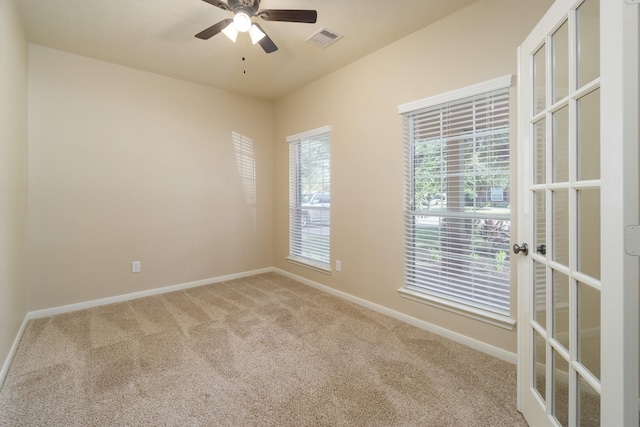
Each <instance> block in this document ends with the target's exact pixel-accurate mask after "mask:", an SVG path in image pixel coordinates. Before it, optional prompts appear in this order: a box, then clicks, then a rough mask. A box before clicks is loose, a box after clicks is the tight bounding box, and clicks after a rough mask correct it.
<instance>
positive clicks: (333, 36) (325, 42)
mask: <svg viewBox="0 0 640 427" xmlns="http://www.w3.org/2000/svg"><path fill="white" fill-rule="evenodd" d="M341 38H342V34H338V33H336V32H334V31H331V30H328V29H326V28H325V27H322V28H320V30H318V31H316V32H315V33H313V34H312V35H310V36H309V38H307V40H306V41H307V42H309V43H311V44H315V45H316V46H320V47H327V46H329V45H330V44H333V43H335V42H337V41H338V40H340V39H341Z"/></svg>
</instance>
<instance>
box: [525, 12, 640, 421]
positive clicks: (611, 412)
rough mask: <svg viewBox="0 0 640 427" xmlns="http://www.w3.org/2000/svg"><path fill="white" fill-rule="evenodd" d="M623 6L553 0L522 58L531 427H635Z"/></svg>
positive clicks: (633, 46)
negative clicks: (608, 426) (601, 426)
mask: <svg viewBox="0 0 640 427" xmlns="http://www.w3.org/2000/svg"><path fill="white" fill-rule="evenodd" d="M632 2H633V0H579V1H578V0H556V2H555V3H554V4H553V5H552V7H551V8H550V10H549V11H548V12H547V14H546V15H545V16H544V17H543V19H542V20H541V21H540V23H539V24H538V25H537V26H536V28H535V29H534V30H533V32H532V33H531V34H530V35H529V37H528V38H527V39H526V41H525V42H524V43H523V44H522V46H521V47H520V49H519V77H520V80H519V87H518V90H519V122H518V128H519V136H518V159H519V163H518V179H519V180H520V182H519V206H518V237H519V239H520V241H519V243H518V244H516V245H514V252H515V253H516V254H519V259H518V298H519V303H518V325H519V326H518V328H519V329H518V405H519V409H520V410H521V411H522V413H523V415H524V416H525V418H526V419H527V421H528V423H529V424H530V425H532V426H544V425H561V426H585V425H616V426H618V425H619V426H622V425H635V426H637V425H638V382H639V378H638V315H637V311H638V290H637V288H638V261H637V255H636V254H635V251H636V249H635V248H634V247H630V246H633V245H634V243H631V244H630V243H629V242H635V240H637V239H638V240H640V237H637V236H636V234H639V233H640V232H639V233H636V232H635V230H636V227H633V226H632V225H634V224H637V223H638V173H637V167H638V124H637V123H638V33H637V31H638V6H637V5H632V4H630V3H632ZM637 229H638V230H640V228H637ZM625 230H626V234H625ZM638 245H640V243H638ZM638 252H640V250H638Z"/></svg>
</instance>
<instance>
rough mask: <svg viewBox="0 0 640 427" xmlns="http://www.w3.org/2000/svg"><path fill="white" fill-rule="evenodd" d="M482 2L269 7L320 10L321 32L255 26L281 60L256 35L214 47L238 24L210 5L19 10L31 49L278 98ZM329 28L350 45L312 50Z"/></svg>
mask: <svg viewBox="0 0 640 427" xmlns="http://www.w3.org/2000/svg"><path fill="white" fill-rule="evenodd" d="M474 1H476V0H395V1H387V0H262V2H261V5H260V6H261V7H260V8H261V9H315V10H317V11H318V22H317V23H315V24H300V23H289V22H273V21H271V22H267V21H263V20H262V19H260V18H254V20H255V21H256V22H259V23H260V25H261V26H262V28H263V29H264V30H265V31H266V33H267V34H269V37H271V39H272V40H273V41H274V42H275V43H276V45H278V47H279V50H278V51H276V52H274V53H271V54H266V53H265V52H264V51H263V50H262V48H261V47H260V46H258V45H255V46H253V45H251V42H250V40H249V38H248V36H245V37H246V38H245V42H244V43H243V37H242V35H241V36H239V37H238V41H237V43H236V44H234V43H233V42H231V40H229V39H228V38H227V37H225V36H224V35H223V34H218V35H216V36H214V37H213V38H211V39H209V40H206V41H205V40H200V39H197V38H196V37H194V35H195V34H196V33H199V32H200V31H202V30H204V29H205V28H207V27H209V26H211V25H213V24H215V23H216V22H218V21H220V20H222V19H225V18H229V17H232V14H231V12H227V11H224V10H222V9H219V8H217V7H215V6H212V5H210V4H208V3H205V2H204V1H202V0H17V3H18V6H19V8H20V12H21V14H22V19H23V22H24V26H25V31H26V33H27V38H28V40H29V42H31V43H36V44H40V45H43V46H48V47H52V48H56V49H60V50H64V51H67V52H71V53H76V54H79V55H84V56H88V57H92V58H96V59H100V60H104V61H109V62H113V63H116V64H121V65H125V66H129V67H133V68H137V69H140V70H146V71H150V72H153V73H157V74H163V75H166V76H171V77H175V78H178V79H182V80H187V81H191V82H195V83H200V84H203V85H207V86H213V87H217V88H221V89H226V90H230V91H233V92H236V93H240V94H245V95H250V96H254V97H257V98H262V99H266V100H275V99H277V98H279V97H281V96H283V95H285V94H286V93H288V92H290V91H292V90H294V89H296V88H298V87H301V86H303V85H305V84H306V83H309V82H311V81H313V80H316V79H318V78H320V77H322V76H324V75H326V74H328V73H330V72H332V71H335V70H337V69H339V68H341V67H343V66H345V65H347V64H349V63H351V62H353V61H355V60H357V59H359V58H361V57H363V56H365V55H367V54H369V53H371V52H373V51H375V50H377V49H380V48H381V47H383V46H385V45H388V44H390V43H392V42H394V41H396V40H398V39H400V38H402V37H404V36H406V35H408V34H411V33H412V32H415V31H417V30H418V29H420V28H423V27H425V26H427V25H429V24H431V23H433V22H435V21H437V20H439V19H441V18H443V17H445V16H447V15H449V14H451V13H453V12H455V11H456V10H459V9H461V8H463V7H466V6H468V5H469V4H471V3H473V2H474ZM322 27H326V28H327V29H329V30H331V31H334V32H337V33H340V34H343V35H344V38H343V39H341V40H339V41H338V42H336V43H335V44H333V45H331V46H329V47H327V48H325V49H323V48H320V47H317V46H315V45H312V44H310V43H307V42H305V39H306V38H307V37H309V36H310V35H311V34H313V33H314V32H316V31H317V30H319V29H320V28H322ZM417 54H419V53H417ZM243 57H244V58H245V61H243V60H242V58H243ZM244 71H246V73H245V72H244Z"/></svg>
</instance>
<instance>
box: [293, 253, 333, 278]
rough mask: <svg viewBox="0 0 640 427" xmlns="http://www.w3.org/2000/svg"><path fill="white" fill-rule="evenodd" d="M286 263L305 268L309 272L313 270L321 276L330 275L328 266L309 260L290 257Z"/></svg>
mask: <svg viewBox="0 0 640 427" xmlns="http://www.w3.org/2000/svg"><path fill="white" fill-rule="evenodd" d="M287 261H289V262H290V263H291V264H295V265H298V266H300V267H305V268H308V269H310V270H314V271H317V272H320V273H323V274H327V275H329V274H331V267H329V265H328V264H322V263H319V262H313V261H311V260H307V259H303V258H294V257H290V256H289V257H287Z"/></svg>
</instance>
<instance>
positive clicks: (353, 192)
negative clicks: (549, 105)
mask: <svg viewBox="0 0 640 427" xmlns="http://www.w3.org/2000/svg"><path fill="white" fill-rule="evenodd" d="M551 3H552V1H551V0H545V1H535V2H532V1H527V0H482V1H478V2H477V3H474V4H473V5H471V6H469V7H468V8H466V9H464V10H462V11H460V12H458V13H456V14H454V15H451V16H450V17H448V18H445V19H444V20H442V21H439V22H437V23H435V24H434V25H431V26H429V27H427V28H424V29H422V30H420V31H418V32H416V33H414V34H413V35H411V36H409V37H407V38H405V39H403V40H400V41H398V42H396V43H393V44H392V45H389V46H387V47H386V48H383V49H381V50H379V51H377V52H375V53H373V54H371V55H369V56H367V57H365V58H364V59H362V60H359V61H357V62H355V63H353V64H351V65H350V66H348V67H346V68H344V69H341V70H339V71H337V72H335V73H333V74H330V75H328V76H326V77H324V78H322V79H320V80H318V81H316V82H314V83H312V84H309V85H307V86H305V87H303V88H301V89H300V90H297V91H296V92H294V93H292V94H290V95H288V96H286V97H284V98H283V99H281V100H280V101H278V102H277V103H276V113H275V139H274V144H275V145H274V147H275V149H274V153H275V170H274V172H275V175H274V179H275V181H274V189H275V190H274V191H275V195H274V196H275V198H274V203H275V205H274V216H275V218H274V219H275V222H274V258H273V260H274V265H275V266H276V267H278V268H281V269H283V270H286V271H289V272H291V273H294V274H297V275H300V276H303V277H306V278H309V279H311V280H315V281H317V282H320V283H322V284H325V285H327V286H330V287H332V288H335V289H337V290H340V291H343V292H346V293H349V294H352V295H355V296H357V297H360V298H364V299H366V300H369V301H371V302H374V303H377V304H380V305H382V306H385V307H388V308H390V309H393V310H396V311H399V312H401V313H405V314H408V315H410V316H414V317H416V318H418V319H421V320H424V321H427V322H431V323H433V324H435V325H438V326H441V327H444V328H447V329H449V330H452V331H455V332H459V333H461V334H464V335H467V336H469V337H471V338H475V339H477V340H480V341H482V342H485V343H488V344H490V345H494V346H497V347H499V348H502V349H505V350H507V351H510V352H514V353H515V351H516V331H515V330H514V331H507V330H504V329H501V328H498V327H495V326H490V325H488V324H485V323H482V322H479V321H476V320H471V319H469V318H466V317H461V316H459V315H456V314H453V313H449V312H446V311H443V310H440V309H436V308H433V307H430V306H427V305H424V304H421V303H417V302H413V301H409V300H407V299H403V298H401V297H400V295H399V293H398V288H400V287H402V284H403V283H402V281H403V223H402V221H403V214H402V206H403V176H404V175H403V173H404V172H403V156H402V154H403V153H402V150H403V140H402V120H401V117H400V115H399V114H398V110H397V106H398V105H399V104H403V103H406V102H410V101H415V100H418V99H422V98H426V97H429V96H432V95H437V94H440V93H443V92H448V91H451V90H455V89H458V88H461V87H464V86H468V85H471V84H475V83H480V82H483V81H485V80H489V79H492V78H495V77H500V76H503V75H506V74H513V75H515V74H516V73H517V67H516V65H517V64H516V60H517V55H516V49H517V47H518V45H519V44H520V43H521V42H522V41H523V40H524V38H525V37H526V36H527V35H528V33H529V31H530V30H531V29H532V28H533V27H534V25H535V24H536V23H537V21H538V20H539V19H540V17H542V15H543V14H544V12H545V11H546V10H547V9H548V7H549V6H550V5H551ZM345 37H349V35H348V34H347V35H346V36H345ZM514 81H515V80H514ZM513 101H514V102H513V105H514V108H515V98H514V99H513ZM513 117H515V116H513ZM324 125H331V127H332V132H331V162H332V178H331V181H332V182H331V187H332V188H331V193H332V194H331V258H332V261H335V260H341V261H342V272H341V273H337V272H333V274H331V275H329V276H327V275H324V274H322V273H316V272H313V271H310V270H308V269H305V268H303V267H299V266H296V265H293V264H290V263H288V262H287V261H286V260H285V257H286V256H287V254H288V236H289V234H288V212H287V205H288V186H287V183H288V175H287V170H288V151H287V150H288V147H287V144H286V142H285V137H286V136H287V135H292V134H295V133H298V132H302V131H306V130H309V129H314V128H317V127H320V126H324ZM514 125H515V123H514ZM514 129H515V128H514ZM515 135H516V133H515V131H514V132H513V134H512V138H514V139H515ZM512 185H513V187H512V188H515V183H512ZM515 297H516V295H515V292H514V295H513V301H514V302H515ZM512 306H513V307H514V308H513V309H514V310H515V304H512ZM513 315H514V317H515V311H514V313H513Z"/></svg>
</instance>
